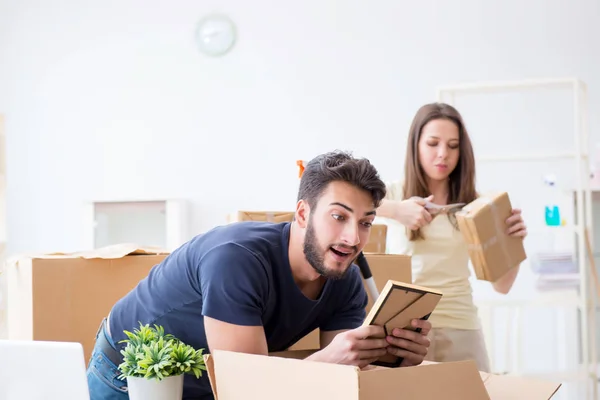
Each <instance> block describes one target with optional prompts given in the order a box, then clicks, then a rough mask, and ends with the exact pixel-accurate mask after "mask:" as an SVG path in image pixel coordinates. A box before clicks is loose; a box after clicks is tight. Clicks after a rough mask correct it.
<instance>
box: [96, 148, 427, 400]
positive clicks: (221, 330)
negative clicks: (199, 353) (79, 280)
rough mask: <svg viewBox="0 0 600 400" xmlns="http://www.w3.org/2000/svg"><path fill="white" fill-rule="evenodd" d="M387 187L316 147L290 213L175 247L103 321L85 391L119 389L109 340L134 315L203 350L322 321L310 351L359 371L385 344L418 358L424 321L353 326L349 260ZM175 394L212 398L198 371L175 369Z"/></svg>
mask: <svg viewBox="0 0 600 400" xmlns="http://www.w3.org/2000/svg"><path fill="white" fill-rule="evenodd" d="M385 191H386V189H385V184H384V183H383V182H382V181H381V179H380V178H379V175H378V173H377V170H376V169H375V168H374V167H373V166H372V165H371V164H370V162H369V161H368V160H366V159H357V158H354V157H352V156H351V155H349V154H347V153H344V152H332V153H327V154H323V155H321V156H318V157H316V158H315V159H313V160H312V161H310V162H309V163H308V165H307V166H306V168H305V170H304V173H303V175H302V179H301V181H300V189H299V193H298V201H297V204H296V214H295V218H294V221H293V222H291V223H280V224H274V223H268V222H265V223H261V222H241V223H235V224H230V225H225V226H221V227H217V228H214V229H212V230H211V231H209V232H207V233H205V234H203V235H200V236H197V237H195V238H193V239H192V240H190V241H189V242H187V243H186V244H184V245H182V246H181V247H180V248H178V249H177V250H175V251H174V252H173V253H171V254H170V255H169V256H168V257H167V258H166V259H165V260H164V261H163V262H162V263H160V264H159V265H157V266H155V267H154V268H153V269H152V270H151V272H150V273H149V275H148V277H146V278H145V279H143V280H142V281H141V282H140V283H139V284H138V285H137V287H135V288H134V289H133V290H132V291H131V292H130V293H129V294H127V295H126V296H125V297H124V298H122V299H121V300H119V301H118V302H117V303H116V304H115V306H114V307H113V308H112V310H111V312H110V314H109V316H108V318H107V319H106V320H104V321H102V324H101V326H100V329H99V331H98V335H97V337H96V345H95V348H94V351H93V354H92V359H91V360H90V365H89V367H88V383H89V387H90V393H91V400H99V399H108V398H110V399H127V398H128V397H127V387H126V381H124V380H118V379H117V377H118V376H119V371H118V370H117V365H118V364H119V363H120V360H121V359H122V357H121V356H120V354H119V353H118V350H119V349H121V348H122V347H123V345H116V344H118V343H119V341H121V340H123V339H125V338H126V337H125V335H124V333H123V331H124V330H129V331H131V330H133V329H135V328H136V327H138V326H139V322H141V323H142V324H151V325H154V324H157V325H162V326H163V327H164V328H165V332H167V333H171V334H173V335H175V336H176V337H178V338H179V339H181V340H182V341H184V342H186V343H188V344H190V345H192V346H194V347H195V348H196V349H200V348H203V349H205V352H207V353H208V352H209V351H212V350H214V349H223V350H230V351H236V352H244V353H253V354H263V355H266V354H268V353H269V352H273V351H282V350H285V349H287V348H288V347H290V346H291V345H293V344H294V343H295V342H297V341H298V340H299V339H301V338H302V337H304V336H305V335H306V334H308V333H309V332H311V331H313V330H314V329H315V328H320V332H321V337H320V341H321V348H322V349H321V350H320V351H318V352H316V353H314V354H313V355H311V356H310V357H308V359H310V360H314V361H321V362H329V363H338V364H350V365H356V366H359V367H360V368H363V367H366V366H368V365H369V364H370V363H372V362H373V361H375V360H376V359H377V358H379V357H381V356H382V355H384V354H386V353H391V354H394V355H396V356H399V357H403V358H404V361H403V364H402V365H404V366H409V365H417V364H420V363H421V362H422V361H423V358H424V356H425V355H426V353H427V348H428V346H429V340H428V339H427V334H428V332H429V330H430V329H431V324H430V323H429V322H427V321H421V320H418V321H414V327H417V328H421V329H422V330H421V332H420V333H417V332H414V331H412V330H401V329H396V330H394V332H392V333H391V335H390V336H387V337H386V336H385V333H384V330H383V328H382V327H377V326H364V327H363V326H361V324H362V323H363V321H364V318H365V316H366V315H365V307H366V305H367V294H366V292H365V290H364V287H363V284H362V280H361V276H360V272H359V269H358V267H357V266H356V265H354V264H353V263H352V261H353V260H354V259H355V258H356V256H357V255H358V254H359V252H360V251H361V250H362V249H363V247H364V245H365V243H366V242H367V240H368V238H369V233H370V229H371V224H372V222H373V219H374V218H375V214H376V209H377V207H378V206H379V204H380V202H381V200H382V199H383V198H384V197H385ZM138 321H139V322H138ZM374 336H379V337H381V339H371V337H374ZM183 398H184V399H188V398H193V399H211V398H213V396H212V391H211V388H210V384H209V381H208V377H207V376H206V374H204V375H203V376H202V377H201V378H200V379H196V378H195V377H194V376H191V375H187V376H186V377H185V380H184V395H183Z"/></svg>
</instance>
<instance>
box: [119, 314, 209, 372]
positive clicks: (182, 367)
mask: <svg viewBox="0 0 600 400" xmlns="http://www.w3.org/2000/svg"><path fill="white" fill-rule="evenodd" d="M123 332H125V334H126V335H127V337H128V338H127V339H125V340H122V341H121V342H119V343H127V345H126V346H125V348H124V349H123V350H121V354H122V355H123V362H122V363H121V364H119V371H121V375H120V376H119V379H122V380H123V379H125V378H127V377H128V376H130V377H138V378H146V379H156V380H162V379H163V378H166V377H168V376H174V375H181V374H193V375H195V376H196V378H200V377H201V376H202V371H206V366H205V365H204V357H203V351H204V349H199V350H196V349H194V348H193V347H192V346H190V345H187V344H185V343H183V342H182V341H181V340H179V339H177V338H176V337H175V336H173V335H171V334H165V330H164V328H163V327H162V326H158V325H154V327H151V326H150V325H148V324H146V325H142V323H141V322H140V327H139V329H134V331H133V332H129V331H123Z"/></svg>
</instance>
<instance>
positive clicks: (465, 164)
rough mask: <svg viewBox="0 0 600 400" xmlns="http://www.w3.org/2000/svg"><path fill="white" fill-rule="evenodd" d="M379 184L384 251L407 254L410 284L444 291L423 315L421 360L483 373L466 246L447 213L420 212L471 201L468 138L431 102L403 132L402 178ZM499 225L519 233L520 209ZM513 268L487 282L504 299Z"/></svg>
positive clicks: (447, 111)
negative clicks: (471, 363) (460, 364)
mask: <svg viewBox="0 0 600 400" xmlns="http://www.w3.org/2000/svg"><path fill="white" fill-rule="evenodd" d="M387 186H388V187H387V196H386V199H385V200H384V201H383V203H382V205H381V207H380V208H379V209H378V211H377V214H378V215H379V216H380V217H384V218H386V219H391V220H393V221H389V222H388V248H389V252H390V253H399V254H409V255H411V256H412V265H413V282H414V283H415V284H417V285H422V286H427V287H431V288H435V289H439V290H441V291H442V292H443V293H444V296H443V297H442V300H441V301H440V303H439V304H438V307H437V308H436V310H435V311H434V313H433V314H432V315H431V317H430V322H431V323H432V326H433V329H432V331H431V332H430V339H431V347H430V349H429V353H428V356H427V358H426V359H428V360H432V361H438V362H444V361H461V360H475V361H476V362H477V364H478V367H479V369H480V370H482V371H489V370H490V366H489V360H488V355H487V351H486V347H485V341H484V338H483V333H482V329H481V323H480V320H479V316H478V311H477V307H476V306H475V304H474V302H473V297H472V288H471V284H470V282H469V277H470V271H469V254H468V250H467V245H466V243H465V242H464V240H463V237H462V234H461V233H460V232H459V230H458V226H457V223H456V218H455V216H454V212H453V211H452V208H451V207H450V208H449V209H450V211H449V212H445V213H439V214H438V213H435V212H434V210H435V208H431V207H428V206H427V205H428V204H429V205H430V204H432V203H433V205H434V206H433V207H435V205H438V206H439V205H446V206H447V205H452V204H455V203H464V204H468V203H470V202H471V201H473V200H475V199H476V198H477V191H476V188H475V158H474V156H473V148H472V145H471V140H470V139H469V135H468V133H467V130H466V128H465V124H464V122H463V119H462V116H461V115H460V113H459V112H458V111H457V110H456V109H455V108H454V107H452V106H450V105H448V104H444V103H433V104H427V105H424V106H422V107H421V108H420V109H419V110H418V112H417V113H416V115H415V117H414V119H413V121H412V125H411V128H410V132H409V137H408V143H407V148H406V160H405V168H404V179H403V181H396V182H390V183H388V184H387ZM458 209H459V208H456V210H458ZM395 223H396V224H395ZM397 223H399V224H401V226H400V228H401V229H398V226H397ZM506 223H507V226H506V229H507V232H508V233H509V234H510V235H514V236H520V237H525V236H526V235H527V230H526V226H525V223H524V221H523V218H522V217H521V211H520V210H518V209H513V211H512V215H511V216H510V217H509V218H508V219H507V221H506ZM395 225H396V226H395ZM518 270H519V268H518V267H516V268H513V269H511V270H510V271H509V272H508V273H507V274H506V275H505V276H503V277H502V278H500V279H499V280H497V281H496V282H493V287H494V289H495V290H496V291H498V292H500V293H504V294H506V293H508V292H509V290H510V289H511V287H512V285H513V283H514V281H515V279H516V277H517V273H518Z"/></svg>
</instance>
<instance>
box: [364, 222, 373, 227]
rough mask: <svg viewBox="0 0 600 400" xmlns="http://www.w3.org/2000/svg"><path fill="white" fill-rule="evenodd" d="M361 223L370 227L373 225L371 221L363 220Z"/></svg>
mask: <svg viewBox="0 0 600 400" xmlns="http://www.w3.org/2000/svg"><path fill="white" fill-rule="evenodd" d="M363 225H364V226H366V227H367V228H370V227H371V226H373V223H372V222H363Z"/></svg>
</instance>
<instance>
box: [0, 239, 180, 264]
mask: <svg viewBox="0 0 600 400" xmlns="http://www.w3.org/2000/svg"><path fill="white" fill-rule="evenodd" d="M169 253H170V252H169V251H168V250H166V249H162V248H159V247H152V246H140V245H138V244H133V243H122V244H115V245H112V246H106V247H101V248H98V249H94V250H86V251H78V252H74V253H61V252H55V253H46V254H18V255H15V256H12V257H10V258H8V260H7V265H15V264H17V263H18V262H19V261H21V260H35V259H62V258H85V259H93V258H102V259H116V258H123V257H125V256H129V255H161V254H169Z"/></svg>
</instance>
